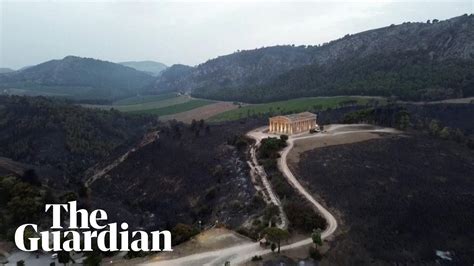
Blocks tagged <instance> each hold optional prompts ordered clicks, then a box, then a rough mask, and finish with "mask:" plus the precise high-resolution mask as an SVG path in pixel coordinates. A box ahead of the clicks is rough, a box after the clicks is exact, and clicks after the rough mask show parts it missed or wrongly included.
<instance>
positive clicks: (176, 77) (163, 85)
mask: <svg viewBox="0 0 474 266" xmlns="http://www.w3.org/2000/svg"><path fill="white" fill-rule="evenodd" d="M192 71H193V67H190V66H186V65H179V64H177V65H172V66H171V67H169V68H167V69H166V70H164V71H163V72H161V74H160V76H159V77H158V78H157V79H156V80H155V81H154V82H153V83H151V85H150V86H149V89H148V91H149V92H156V89H155V88H159V91H160V92H163V91H184V90H186V86H187V80H186V78H187V77H188V76H189V74H191V72H192Z"/></svg>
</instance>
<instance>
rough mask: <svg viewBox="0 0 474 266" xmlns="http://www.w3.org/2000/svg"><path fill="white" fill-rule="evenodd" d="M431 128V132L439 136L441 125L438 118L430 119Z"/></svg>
mask: <svg viewBox="0 0 474 266" xmlns="http://www.w3.org/2000/svg"><path fill="white" fill-rule="evenodd" d="M428 128H429V130H430V134H431V135H433V136H437V135H438V133H439V131H440V125H439V121H438V120H434V119H433V120H431V121H430V124H429V126H428Z"/></svg>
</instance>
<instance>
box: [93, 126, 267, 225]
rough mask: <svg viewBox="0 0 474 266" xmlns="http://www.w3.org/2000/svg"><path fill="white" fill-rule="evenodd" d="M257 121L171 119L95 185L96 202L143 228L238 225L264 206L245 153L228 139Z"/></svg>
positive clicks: (120, 218)
mask: <svg viewBox="0 0 474 266" xmlns="http://www.w3.org/2000/svg"><path fill="white" fill-rule="evenodd" d="M254 126H255V125H254V124H253V123H251V122H249V123H246V124H240V123H230V124H226V125H207V124H204V122H196V123H193V124H192V125H184V124H181V123H176V122H171V123H170V124H169V125H168V126H166V127H162V128H160V132H159V139H158V140H157V141H155V142H154V143H151V144H149V145H147V146H146V147H143V148H142V149H139V150H137V151H136V152H133V153H131V154H130V155H129V157H128V158H127V159H126V160H125V161H124V162H123V163H121V164H120V165H118V166H117V167H115V168H114V169H113V170H112V171H110V172H109V173H108V174H107V175H105V176H104V177H103V178H101V179H98V180H97V181H95V182H94V183H93V184H92V185H91V190H92V197H93V202H94V205H96V206H94V207H97V208H99V207H100V208H104V209H106V210H108V211H109V213H110V215H111V216H113V217H114V218H116V219H119V220H126V221H128V222H129V223H131V224H132V225H133V226H136V227H144V228H157V227H158V228H170V227H172V226H174V225H175V224H176V223H186V224H195V225H197V224H198V223H199V221H201V222H202V225H203V226H211V225H213V224H215V223H216V222H219V223H223V224H226V225H228V226H231V227H233V226H238V225H240V224H241V223H242V222H244V221H245V219H246V218H248V217H249V215H250V214H252V213H255V211H256V210H258V209H259V208H261V207H262V206H261V205H260V204H259V202H258V201H255V200H254V194H255V191H254V188H253V186H252V184H251V181H250V178H249V177H248V166H247V164H246V163H245V158H243V156H245V153H244V152H243V151H242V150H239V148H237V147H239V146H238V145H235V146H233V145H229V144H228V143H229V142H230V141H229V140H230V139H232V136H235V135H238V134H241V133H243V132H246V131H247V130H249V128H252V127H254Z"/></svg>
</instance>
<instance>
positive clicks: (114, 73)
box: [0, 56, 153, 98]
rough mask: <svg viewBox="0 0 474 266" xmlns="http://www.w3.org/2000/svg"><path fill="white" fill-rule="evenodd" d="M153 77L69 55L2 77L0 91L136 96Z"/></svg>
mask: <svg viewBox="0 0 474 266" xmlns="http://www.w3.org/2000/svg"><path fill="white" fill-rule="evenodd" d="M152 79H153V77H152V76H151V75H148V74H146V73H144V72H142V71H137V70H135V69H133V68H130V67H126V66H122V65H119V64H115V63H111V62H107V61H101V60H96V59H92V58H81V57H76V56H67V57H65V58H63V59H60V60H51V61H48V62H45V63H42V64H39V65H36V66H32V67H29V68H27V69H24V70H22V71H16V72H11V73H6V74H1V75H0V88H6V89H27V90H35V91H45V92H54V93H55V94H59V95H73V96H80V95H82V96H83V97H89V98H114V97H123V96H127V95H133V94H134V93H135V94H136V92H137V90H140V89H141V88H142V87H144V86H145V85H147V84H148V83H149V82H150V81H151V80H152Z"/></svg>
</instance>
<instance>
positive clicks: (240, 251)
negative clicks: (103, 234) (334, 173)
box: [145, 125, 398, 266]
mask: <svg viewBox="0 0 474 266" xmlns="http://www.w3.org/2000/svg"><path fill="white" fill-rule="evenodd" d="M360 127H361V125H332V126H330V127H328V129H327V131H325V132H324V133H318V134H301V135H294V136H290V137H289V139H288V146H287V147H286V148H285V149H284V150H283V151H282V152H281V158H280V159H279V161H278V167H279V169H280V170H281V171H282V173H283V174H284V176H285V177H286V178H287V180H288V182H289V183H290V184H291V185H292V186H293V187H294V188H295V189H296V190H297V191H298V192H299V193H300V194H301V195H302V196H303V197H304V198H305V199H306V200H308V201H309V202H310V203H311V204H312V205H313V206H314V207H315V209H316V210H317V211H318V212H319V213H320V214H321V215H322V216H323V217H324V218H325V219H326V221H327V225H328V226H327V227H326V229H325V230H324V231H323V232H322V234H321V237H322V238H323V239H327V238H328V237H330V236H331V235H332V234H333V233H334V232H335V231H336V229H337V221H336V218H335V217H334V216H333V215H332V214H331V213H330V212H329V211H328V210H327V209H326V208H324V206H322V205H321V204H320V203H319V202H317V201H316V200H315V199H314V197H313V196H312V195H311V194H310V193H309V192H308V191H307V190H306V189H305V188H304V187H303V186H302V185H301V183H300V182H299V181H298V180H297V179H296V177H295V176H294V175H293V173H292V172H291V171H290V169H289V167H288V164H287V156H288V153H289V152H290V151H291V149H292V148H293V146H294V142H295V141H298V140H301V139H308V138H321V137H327V136H336V135H341V134H351V133H359V132H367V133H377V132H380V133H382V132H383V133H398V131H396V130H394V129H391V128H369V129H361V128H360ZM266 129H267V127H261V128H257V129H255V130H252V131H250V132H248V133H247V135H248V136H250V137H252V138H254V139H255V140H256V142H257V143H256V146H258V144H259V143H260V141H261V140H262V139H264V138H267V137H277V136H276V135H271V134H268V133H265V131H266ZM268 188H270V189H271V186H269V187H268ZM272 193H273V191H272ZM311 243H312V239H311V238H310V237H309V238H306V239H303V240H301V241H298V242H295V243H292V244H288V245H284V246H282V247H281V250H282V251H284V250H290V249H294V248H299V247H302V246H306V245H309V244H311ZM271 252H272V251H271V250H270V249H263V248H262V247H260V245H259V243H251V244H244V245H238V246H233V247H229V248H223V249H219V250H214V251H208V252H201V253H196V254H192V255H189V256H185V257H181V258H177V259H171V260H163V261H151V262H148V263H145V265H160V266H161V265H223V264H224V263H225V262H230V264H231V265H239V264H243V263H245V262H247V261H249V260H250V258H252V257H253V256H263V255H266V254H269V253H271Z"/></svg>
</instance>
